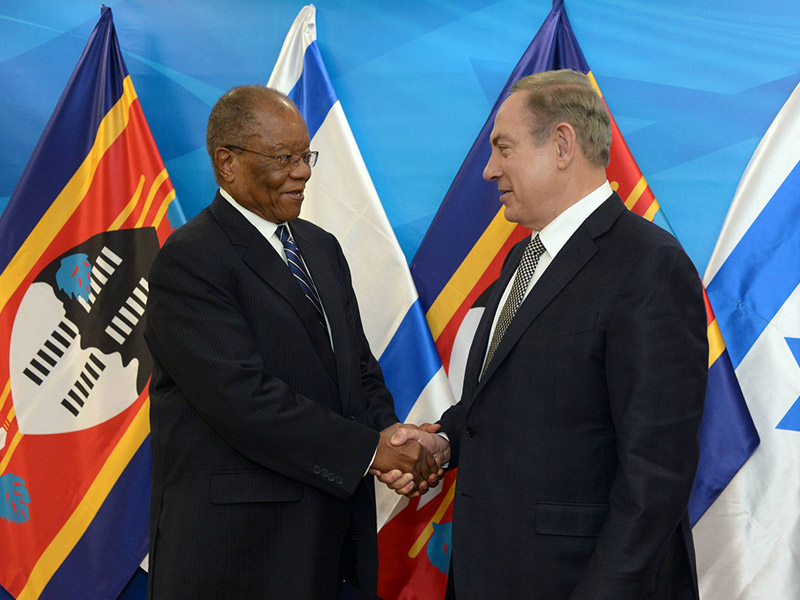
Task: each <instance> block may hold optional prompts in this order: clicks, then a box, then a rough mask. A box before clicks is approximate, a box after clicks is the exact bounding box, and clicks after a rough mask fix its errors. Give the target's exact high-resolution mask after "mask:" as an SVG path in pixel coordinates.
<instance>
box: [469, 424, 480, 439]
mask: <svg viewBox="0 0 800 600" xmlns="http://www.w3.org/2000/svg"><path fill="white" fill-rule="evenodd" d="M476 433H478V432H477V431H475V428H474V427H473V426H472V425H467V437H474V436H475V434H476Z"/></svg>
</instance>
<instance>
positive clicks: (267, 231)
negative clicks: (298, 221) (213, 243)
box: [219, 188, 291, 262]
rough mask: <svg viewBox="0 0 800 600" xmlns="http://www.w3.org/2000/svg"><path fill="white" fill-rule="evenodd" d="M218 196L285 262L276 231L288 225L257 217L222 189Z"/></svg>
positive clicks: (284, 255)
mask: <svg viewBox="0 0 800 600" xmlns="http://www.w3.org/2000/svg"><path fill="white" fill-rule="evenodd" d="M219 194H220V196H222V197H223V198H225V200H227V201H228V204H230V205H231V206H233V208H235V209H236V210H238V211H239V213H241V215H242V216H243V217H244V218H245V219H247V221H248V222H249V223H250V224H251V225H252V226H253V227H255V228H256V229H257V230H258V232H259V233H260V234H261V235H263V236H264V238H265V239H266V240H267V241H268V242H269V245H270V246H272V248H273V249H274V250H275V252H277V253H278V256H280V257H281V259H282V260H283V262H286V253H285V252H284V250H283V243H282V242H281V240H280V238H279V237H278V235H277V234H276V231H277V229H278V226H279V225H284V224H285V225H286V226H287V227H289V224H288V223H273V222H272V221H267V220H266V219H265V218H264V217H262V216H261V215H257V214H256V213H254V212H253V211H252V210H249V209H247V208H245V207H244V206H242V205H241V204H239V203H238V202H236V200H234V199H233V196H231V195H230V194H229V193H228V192H226V191H225V190H223V189H222V188H220V189H219ZM289 231H291V228H289Z"/></svg>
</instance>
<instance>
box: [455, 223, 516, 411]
mask: <svg viewBox="0 0 800 600" xmlns="http://www.w3.org/2000/svg"><path fill="white" fill-rule="evenodd" d="M529 241H530V238H525V239H524V240H522V241H521V242H519V243H518V244H516V245H515V246H514V247H513V248H512V249H511V252H510V254H509V256H508V258H507V259H506V261H505V264H504V268H503V270H502V271H501V272H500V277H499V278H498V279H497V281H495V282H494V284H493V287H492V293H491V295H490V296H489V300H488V302H487V303H486V308H485V309H484V311H483V315H482V316H481V320H480V322H479V323H478V328H477V329H476V330H475V336H474V337H473V338H472V340H473V341H472V345H471V346H470V350H469V354H468V355H467V364H466V366H465V368H464V378H465V379H464V386H463V393H462V397H463V398H465V399H471V398H472V391H473V390H474V389H475V388H476V386H478V377H480V373H481V369H482V368H483V361H484V359H485V357H486V347H487V346H488V345H489V333H490V331H491V328H492V322H493V321H494V316H495V314H497V311H498V310H500V309H499V304H500V299H501V297H502V296H503V292H504V291H505V289H506V287H507V286H508V283H509V281H511V278H512V277H513V276H514V274H515V273H516V271H517V266H518V265H519V261H520V260H521V259H522V253H523V252H524V251H525V246H526V245H527V243H528V242H529ZM492 362H494V360H493V361H492Z"/></svg>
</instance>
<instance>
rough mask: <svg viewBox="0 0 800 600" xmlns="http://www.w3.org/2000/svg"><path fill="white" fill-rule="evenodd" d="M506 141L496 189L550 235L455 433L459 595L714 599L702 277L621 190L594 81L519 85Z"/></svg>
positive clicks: (506, 309) (450, 425)
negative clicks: (706, 563) (699, 537)
mask: <svg viewBox="0 0 800 600" xmlns="http://www.w3.org/2000/svg"><path fill="white" fill-rule="evenodd" d="M491 143H492V154H491V157H490V159H489V161H488V163H487V165H486V168H485V170H484V173H483V175H484V178H485V179H487V180H491V181H496V182H497V186H498V188H499V190H500V193H501V196H500V200H501V202H502V203H503V204H504V205H505V216H506V218H507V219H509V220H510V221H513V222H516V223H520V224H522V225H524V226H526V227H529V228H531V229H532V230H533V234H532V236H531V238H529V239H526V240H523V241H522V242H520V243H519V244H518V245H517V246H515V247H514V248H513V249H512V250H511V252H510V253H509V255H508V257H507V259H506V262H505V265H504V267H503V270H502V273H501V275H500V278H499V280H498V281H497V284H496V285H495V287H494V290H493V292H492V295H491V298H490V300H489V302H488V304H487V307H486V310H485V312H484V314H483V318H482V320H481V322H480V324H479V326H478V329H477V332H476V334H475V339H474V341H473V344H472V347H471V350H470V353H469V357H468V362H467V366H466V374H465V381H464V388H463V395H462V397H461V401H460V402H459V403H458V404H456V405H455V406H453V407H452V408H451V409H449V410H448V411H447V412H445V413H444V415H443V416H442V418H441V421H440V425H441V431H442V432H443V433H444V434H445V435H446V436H447V437H448V438H449V441H450V444H451V447H450V448H449V452H450V456H449V459H450V463H449V466H450V467H458V469H459V472H458V484H457V488H456V496H455V500H454V505H453V541H452V544H453V545H452V554H451V572H450V581H449V584H448V585H449V589H448V594H449V597H450V598H453V597H455V598H457V599H458V600H471V599H474V600H485V599H486V598H504V599H505V598H528V599H541V600H562V599H567V598H569V599H572V600H578V599H595V600H601V599H603V600H644V599H645V598H649V599H651V600H655V599H659V600H682V599H697V597H698V591H697V581H696V573H695V559H694V549H693V545H692V535H691V530H690V527H689V517H688V514H687V504H688V499H689V494H690V491H691V488H692V482H693V479H694V475H695V469H696V466H697V460H698V439H697V431H698V427H699V425H700V420H701V417H702V412H703V400H704V397H705V386H706V372H707V366H708V347H707V341H706V318H705V312H704V305H703V297H702V289H701V284H700V279H699V278H698V276H697V273H696V272H695V269H694V267H693V266H692V263H691V262H690V260H689V258H688V257H687V256H686V254H685V253H684V251H683V250H682V249H681V247H680V246H679V245H678V243H677V242H676V241H675V239H674V238H673V237H672V236H670V235H669V234H667V233H666V232H664V231H663V230H662V229H660V228H659V227H657V226H654V225H652V224H651V223H649V222H647V221H646V220H644V219H642V218H641V217H639V216H637V215H635V214H633V213H632V212H630V211H628V210H626V209H625V206H624V205H623V204H622V202H621V201H620V198H619V197H618V196H617V194H616V193H614V192H613V191H612V188H611V187H610V185H609V183H608V182H607V181H606V176H605V167H606V166H607V164H608V158H609V147H610V143H611V130H610V125H609V118H608V115H607V113H606V110H605V107H604V105H603V103H602V101H601V99H600V97H599V96H598V94H596V93H595V91H594V90H593V89H592V86H591V84H590V82H589V80H588V78H587V77H586V76H584V75H582V74H579V73H575V72H572V71H554V72H548V73H540V74H537V75H533V76H531V77H527V78H525V79H522V80H521V81H519V82H518V83H517V84H516V85H515V86H514V88H513V91H512V94H511V95H510V96H509V98H508V99H507V100H506V101H505V103H504V104H503V105H502V107H501V108H500V110H499V111H498V113H497V117H496V120H495V124H494V129H493V131H492V135H491ZM437 428H438V425H436V426H427V427H426V429H427V430H428V431H430V432H432V431H436V430H437ZM410 437H413V438H415V439H421V440H423V441H424V443H426V444H428V445H430V448H431V449H432V450H435V451H436V452H437V453H438V454H439V455H441V456H445V457H446V455H447V452H448V449H447V447H446V445H447V443H446V441H445V439H444V438H443V437H441V436H434V437H433V438H429V437H427V436H424V435H422V434H413V433H401V434H397V435H396V436H395V439H394V440H393V442H394V443H402V442H403V441H404V440H405V439H408V438H410ZM434 438H438V439H434ZM434 444H435V445H434ZM445 459H446V458H445ZM391 475H392V474H387V475H386V476H382V478H383V479H384V480H386V481H387V482H388V483H392V482H394V483H393V487H396V488H402V486H403V484H404V483H405V481H407V480H408V479H406V480H404V479H403V478H400V479H396V478H395V479H393V478H392V477H391ZM394 475H399V474H398V473H396V474H394ZM400 491H403V492H405V491H411V487H409V488H407V489H400Z"/></svg>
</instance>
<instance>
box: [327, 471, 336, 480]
mask: <svg viewBox="0 0 800 600" xmlns="http://www.w3.org/2000/svg"><path fill="white" fill-rule="evenodd" d="M335 479H336V475H334V474H333V473H328V481H334V480H335Z"/></svg>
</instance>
